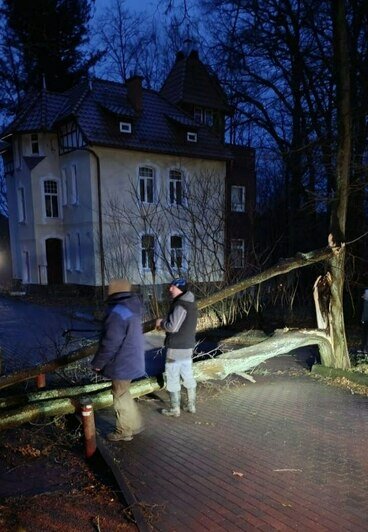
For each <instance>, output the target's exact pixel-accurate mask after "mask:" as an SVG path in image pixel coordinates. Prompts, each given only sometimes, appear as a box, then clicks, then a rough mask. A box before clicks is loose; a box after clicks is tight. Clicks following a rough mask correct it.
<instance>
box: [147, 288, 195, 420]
mask: <svg viewBox="0 0 368 532" xmlns="http://www.w3.org/2000/svg"><path fill="white" fill-rule="evenodd" d="M169 291H170V296H171V298H172V303H171V306H170V309H169V313H168V315H167V318H166V319H162V318H159V319H158V320H156V327H157V328H161V329H163V330H164V331H166V338H165V347H166V363H165V373H166V388H167V391H168V392H169V395H170V408H168V409H166V408H164V409H163V410H162V411H161V413H162V414H164V415H165V416H174V417H179V416H180V397H181V394H180V390H181V380H180V379H182V380H183V385H184V387H185V388H186V390H187V398H188V402H187V406H186V407H185V408H184V410H186V411H187V412H190V413H192V414H195V411H196V406H195V401H196V385H197V383H196V381H195V379H194V376H193V362H192V355H193V348H194V345H195V331H196V326H197V305H196V303H195V300H194V295H193V294H192V292H190V291H189V290H188V286H187V282H186V280H185V279H174V280H173V281H172V282H171V284H170V286H169Z"/></svg>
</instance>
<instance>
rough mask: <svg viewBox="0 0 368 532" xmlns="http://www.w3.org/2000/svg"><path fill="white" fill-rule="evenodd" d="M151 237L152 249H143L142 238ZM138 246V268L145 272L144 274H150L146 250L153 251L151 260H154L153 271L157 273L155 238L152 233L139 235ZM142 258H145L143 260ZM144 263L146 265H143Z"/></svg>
mask: <svg viewBox="0 0 368 532" xmlns="http://www.w3.org/2000/svg"><path fill="white" fill-rule="evenodd" d="M146 236H148V237H151V238H152V239H153V246H152V248H144V247H143V238H144V237H146ZM139 245H140V261H139V263H140V267H141V269H142V271H145V272H150V271H151V268H150V264H149V255H148V251H147V250H148V249H153V260H154V264H155V269H156V271H157V253H156V245H157V244H156V236H155V235H153V234H152V233H141V235H140V240H139ZM144 257H145V260H144ZM144 263H146V264H144Z"/></svg>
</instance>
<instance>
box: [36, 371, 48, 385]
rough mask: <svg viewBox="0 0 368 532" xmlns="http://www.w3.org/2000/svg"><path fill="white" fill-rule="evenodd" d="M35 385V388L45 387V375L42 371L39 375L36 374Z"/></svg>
mask: <svg viewBox="0 0 368 532" xmlns="http://www.w3.org/2000/svg"><path fill="white" fill-rule="evenodd" d="M36 387H37V389H40V388H45V387H46V375H45V374H44V373H40V374H39V375H37V377H36Z"/></svg>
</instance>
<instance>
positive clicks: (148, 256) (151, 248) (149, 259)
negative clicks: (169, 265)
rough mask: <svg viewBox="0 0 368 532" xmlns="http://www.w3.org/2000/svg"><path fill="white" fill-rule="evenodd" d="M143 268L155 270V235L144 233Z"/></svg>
mask: <svg viewBox="0 0 368 532" xmlns="http://www.w3.org/2000/svg"><path fill="white" fill-rule="evenodd" d="M141 250H142V268H143V269H144V270H151V271H153V270H155V269H156V264H155V237H154V236H153V235H143V236H142V238H141Z"/></svg>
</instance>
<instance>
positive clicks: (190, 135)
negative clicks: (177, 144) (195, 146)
mask: <svg viewBox="0 0 368 532" xmlns="http://www.w3.org/2000/svg"><path fill="white" fill-rule="evenodd" d="M187 141H188V142H197V141H198V135H197V133H195V132H194V131H187Z"/></svg>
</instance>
